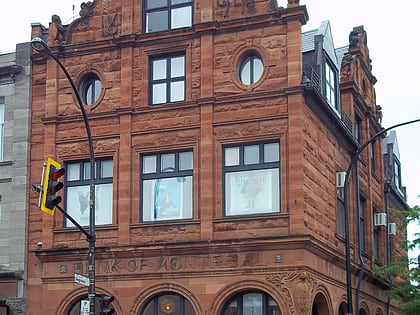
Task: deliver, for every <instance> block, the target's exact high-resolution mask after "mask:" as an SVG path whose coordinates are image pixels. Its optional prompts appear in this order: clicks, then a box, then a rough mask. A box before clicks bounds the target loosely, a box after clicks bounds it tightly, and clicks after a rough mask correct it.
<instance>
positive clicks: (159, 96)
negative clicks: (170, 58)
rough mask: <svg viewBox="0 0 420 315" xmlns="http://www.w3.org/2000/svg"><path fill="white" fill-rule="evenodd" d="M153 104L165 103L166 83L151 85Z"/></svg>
mask: <svg viewBox="0 0 420 315" xmlns="http://www.w3.org/2000/svg"><path fill="white" fill-rule="evenodd" d="M152 93H153V100H152V103H153V104H163V103H166V83H160V84H154V85H153V92H152Z"/></svg>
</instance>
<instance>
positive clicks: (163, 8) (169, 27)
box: [143, 0, 194, 33]
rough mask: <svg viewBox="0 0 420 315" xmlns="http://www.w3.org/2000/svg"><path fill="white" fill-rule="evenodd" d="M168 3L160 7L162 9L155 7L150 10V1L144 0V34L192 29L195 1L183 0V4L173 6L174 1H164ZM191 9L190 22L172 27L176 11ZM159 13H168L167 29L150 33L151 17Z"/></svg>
mask: <svg viewBox="0 0 420 315" xmlns="http://www.w3.org/2000/svg"><path fill="white" fill-rule="evenodd" d="M163 1H166V5H163V6H160V7H154V8H150V9H149V8H148V0H143V33H154V32H160V31H168V30H174V29H179V28H184V27H191V26H192V25H193V20H194V1H193V0H183V1H181V3H175V4H171V2H173V1H174V0H163ZM188 7H189V8H190V20H189V21H186V22H187V23H183V25H182V26H175V27H174V26H172V22H173V19H172V13H173V12H174V11H175V10H178V9H183V8H188ZM159 12H167V16H166V27H165V28H162V29H157V30H151V31H149V30H148V28H149V16H150V14H153V13H159Z"/></svg>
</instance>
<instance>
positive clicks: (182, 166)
mask: <svg viewBox="0 0 420 315" xmlns="http://www.w3.org/2000/svg"><path fill="white" fill-rule="evenodd" d="M192 169H193V153H192V152H180V153H179V170H180V171H185V170H192Z"/></svg>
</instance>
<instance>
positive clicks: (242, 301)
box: [221, 291, 281, 315]
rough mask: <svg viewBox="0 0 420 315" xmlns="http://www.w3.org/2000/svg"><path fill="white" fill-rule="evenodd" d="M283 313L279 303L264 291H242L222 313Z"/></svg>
mask: <svg viewBox="0 0 420 315" xmlns="http://www.w3.org/2000/svg"><path fill="white" fill-rule="evenodd" d="M250 314H252V315H281V312H280V308H279V305H278V304H277V303H276V301H274V299H273V298H272V297H271V296H269V295H268V294H266V293H264V292H254V291H253V292H241V293H239V294H236V295H235V296H234V297H233V298H231V299H230V300H229V301H228V303H227V304H226V305H225V306H224V308H223V310H222V314H221V315H250Z"/></svg>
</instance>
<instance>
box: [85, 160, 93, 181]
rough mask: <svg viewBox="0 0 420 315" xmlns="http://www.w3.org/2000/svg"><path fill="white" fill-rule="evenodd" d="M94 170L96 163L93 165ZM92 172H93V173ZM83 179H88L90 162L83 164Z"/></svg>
mask: <svg viewBox="0 0 420 315" xmlns="http://www.w3.org/2000/svg"><path fill="white" fill-rule="evenodd" d="M94 167H95V170H96V163H95V165H94ZM95 170H94V172H95ZM83 179H90V162H85V163H83Z"/></svg>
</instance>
